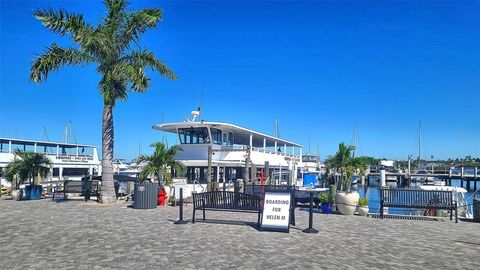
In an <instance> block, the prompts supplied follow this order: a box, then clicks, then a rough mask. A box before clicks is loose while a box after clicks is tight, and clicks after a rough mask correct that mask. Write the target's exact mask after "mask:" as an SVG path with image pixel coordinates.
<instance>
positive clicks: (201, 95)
mask: <svg viewBox="0 0 480 270" xmlns="http://www.w3.org/2000/svg"><path fill="white" fill-rule="evenodd" d="M202 109H203V84H202V88H201V89H200V100H199V101H198V113H199V118H200V121H203V112H202Z"/></svg>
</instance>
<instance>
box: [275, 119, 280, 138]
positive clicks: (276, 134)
mask: <svg viewBox="0 0 480 270" xmlns="http://www.w3.org/2000/svg"><path fill="white" fill-rule="evenodd" d="M274 136H275V137H277V138H280V128H279V127H278V119H276V118H275V134H274Z"/></svg>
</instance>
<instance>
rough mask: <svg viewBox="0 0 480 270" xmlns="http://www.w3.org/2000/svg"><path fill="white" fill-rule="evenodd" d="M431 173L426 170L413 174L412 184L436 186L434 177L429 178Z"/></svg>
mask: <svg viewBox="0 0 480 270" xmlns="http://www.w3.org/2000/svg"><path fill="white" fill-rule="evenodd" d="M430 174H431V173H430V172H429V171H426V170H419V171H416V172H415V173H413V175H412V178H411V179H412V182H421V183H423V184H426V185H429V184H430V185H433V184H434V178H433V177H432V176H429V175H430Z"/></svg>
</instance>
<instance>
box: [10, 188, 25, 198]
mask: <svg viewBox="0 0 480 270" xmlns="http://www.w3.org/2000/svg"><path fill="white" fill-rule="evenodd" d="M10 196H11V197H12V200H14V201H19V200H20V199H21V198H22V197H23V190H21V189H12V191H11V192H10Z"/></svg>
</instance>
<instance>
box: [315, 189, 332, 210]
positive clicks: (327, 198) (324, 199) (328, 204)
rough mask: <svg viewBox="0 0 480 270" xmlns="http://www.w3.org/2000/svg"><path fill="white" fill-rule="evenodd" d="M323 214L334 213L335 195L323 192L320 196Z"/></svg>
mask: <svg viewBox="0 0 480 270" xmlns="http://www.w3.org/2000/svg"><path fill="white" fill-rule="evenodd" d="M318 200H319V201H320V207H321V209H322V213H324V214H331V213H332V212H333V195H332V194H331V193H330V192H322V193H321V194H320V195H319V196H318Z"/></svg>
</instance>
